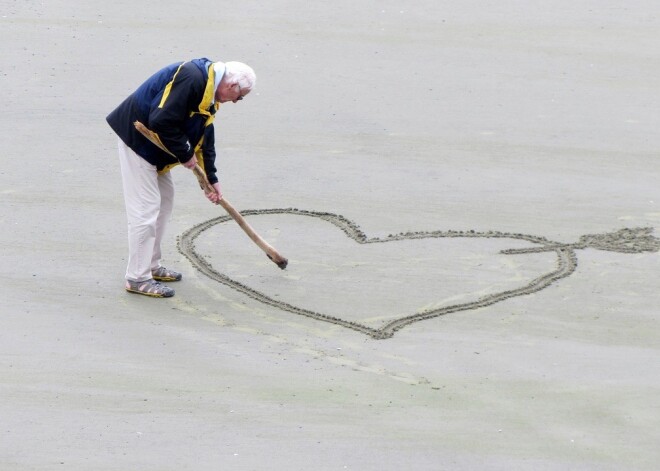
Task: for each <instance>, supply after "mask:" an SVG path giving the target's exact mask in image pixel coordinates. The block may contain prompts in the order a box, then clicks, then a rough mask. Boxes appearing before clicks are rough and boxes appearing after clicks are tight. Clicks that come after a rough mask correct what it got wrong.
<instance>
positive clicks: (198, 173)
mask: <svg viewBox="0 0 660 471" xmlns="http://www.w3.org/2000/svg"><path fill="white" fill-rule="evenodd" d="M133 124H134V125H135V128H136V129H137V130H138V131H139V132H140V133H141V134H142V135H143V136H144V137H146V138H147V139H149V141H151V143H152V144H154V145H155V146H157V147H158V148H159V149H161V150H163V151H164V152H167V153H168V154H170V155H171V156H173V157H176V156H175V155H174V154H172V153H171V152H170V151H169V150H168V149H167V148H166V147H165V146H164V145H163V144H162V143H161V142H160V139H158V137H157V136H156V135H155V134H154V133H153V132H152V131H151V130H149V129H148V128H147V127H146V126H145V125H144V124H142V123H141V122H139V121H135V123H133ZM194 158H195V157H194V156H193V159H194ZM193 173H194V174H195V177H197V181H198V182H199V186H200V188H201V189H202V190H204V192H205V193H207V194H210V193H216V191H215V188H213V185H211V184H210V183H209V180H208V178H206V173H204V170H202V168H201V167H200V166H199V164H197V163H196V164H195V168H194V169H193ZM216 204H219V205H220V206H222V207H223V208H224V209H225V211H227V213H229V215H230V216H231V217H232V218H233V219H234V221H236V222H237V223H238V225H239V226H241V229H243V231H244V232H245V233H246V234H247V235H248V237H249V238H250V239H252V241H253V242H254V243H255V244H257V246H258V247H259V248H260V249H261V250H263V251H264V252H265V253H266V255H267V256H268V258H270V259H271V260H272V261H273V262H274V263H275V264H276V265H277V266H278V267H280V268H281V269H282V270H284V269H285V268H286V266H287V264H288V263H289V261H288V260H287V259H286V258H284V257H282V256H281V255H280V254H279V253H278V252H277V250H275V249H274V248H273V246H271V245H270V244H269V243H268V242H266V241H265V240H264V239H262V238H261V236H259V234H257V232H256V231H255V230H254V229H252V226H250V225H249V224H248V222H247V221H246V220H245V218H244V217H243V216H241V213H239V212H238V211H236V210H235V209H234V207H233V206H232V205H231V204H230V203H229V201H227V199H226V198H224V197H221V198H220V200H219V201H218V202H217V203H216Z"/></svg>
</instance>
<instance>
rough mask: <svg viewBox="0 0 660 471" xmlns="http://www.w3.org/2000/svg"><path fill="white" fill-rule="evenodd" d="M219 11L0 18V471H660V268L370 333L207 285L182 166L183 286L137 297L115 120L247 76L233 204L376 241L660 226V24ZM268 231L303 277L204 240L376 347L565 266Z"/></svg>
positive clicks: (1, 0) (178, 260) (65, 7)
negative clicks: (238, 67)
mask: <svg viewBox="0 0 660 471" xmlns="http://www.w3.org/2000/svg"><path fill="white" fill-rule="evenodd" d="M211 3H213V2H198V1H193V2H175V1H173V0H165V1H159V2H156V1H148V2H146V1H145V2H139V1H133V2H128V1H124V0H122V1H116V2H108V1H98V0H94V1H85V2H83V1H72V0H71V1H64V0H55V1H43V2H31V1H10V0H0V44H1V49H2V52H1V55H0V57H1V59H2V60H1V62H0V87H1V90H2V94H3V106H2V110H3V113H2V115H1V117H0V120H1V123H0V133H1V134H0V135H1V137H2V142H3V146H2V148H3V152H2V156H3V157H2V158H3V165H2V168H1V169H0V223H2V232H1V239H0V246H1V247H2V248H1V249H0V293H1V294H2V297H1V298H0V306H1V307H0V310H1V312H2V315H1V316H0V470H2V471H4V470H8V471H9V470H11V471H23V470H129V469H130V470H172V471H174V470H177V471H181V470H195V471H197V470H219V469H227V470H266V469H274V470H302V469H317V470H343V469H353V470H408V469H416V470H475V469H484V470H512V469H520V470H527V469H530V470H569V469H570V470H599V471H600V470H654V469H658V463H659V462H660V452H659V451H658V450H657V444H658V443H660V399H659V397H660V328H659V327H658V322H660V315H659V313H658V311H659V306H660V294H658V293H659V290H658V286H659V285H658V276H657V275H658V273H659V263H658V262H660V256H659V255H658V254H657V253H639V254H623V253H615V252H605V251H599V250H595V249H585V250H578V251H577V257H578V267H577V270H576V271H575V273H573V274H572V275H570V276H569V277H566V278H564V279H562V280H560V281H559V282H557V283H556V284H554V285H552V286H550V287H548V288H547V289H544V290H542V291H540V292H537V293H535V294H532V295H529V296H523V297H516V298H513V299H509V300H507V301H504V302H501V303H498V304H495V305H492V306H489V307H487V308H483V309H478V310H471V311H464V312H458V313H455V314H451V315H448V316H444V317H439V318H435V319H432V320H427V321H423V322H419V323H415V324H413V325H410V326H407V327H405V328H404V329H402V330H401V331H399V332H397V333H396V335H395V336H394V337H393V338H391V339H386V340H373V339H371V338H369V337H367V336H365V335H363V334H361V333H358V332H355V331H352V330H349V329H346V328H343V327H339V326H334V325H331V324H328V323H324V322H320V321H317V320H314V319H310V318H306V317H301V316H297V315H295V314H292V313H289V312H285V311H282V310H280V309H277V308H275V307H270V306H266V305H264V304H262V303H260V302H257V301H254V300H252V299H251V298H249V297H247V296H245V295H244V294H242V293H239V292H237V291H235V290H234V289H232V288H230V287H228V286H225V285H221V284H218V283H216V282H215V281H213V280H210V279H209V278H207V277H206V276H204V275H202V274H201V273H199V272H197V270H196V269H195V268H194V267H193V266H192V265H191V263H190V262H189V261H188V259H187V258H185V257H184V256H183V255H182V254H181V253H179V252H178V251H177V250H176V237H177V235H180V234H182V233H183V232H184V231H185V230H187V229H189V228H190V227H192V226H194V225H196V224H198V223H200V222H203V221H205V220H208V219H210V218H212V217H215V216H217V215H219V214H221V210H220V209H219V208H217V207H213V206H211V205H210V204H209V203H208V202H207V201H206V200H205V199H203V198H202V197H201V195H200V193H199V190H198V188H197V185H196V182H195V181H194V178H193V176H192V175H191V174H190V173H189V172H187V171H185V170H183V169H176V170H175V171H174V177H175V180H176V182H177V192H178V194H177V202H176V208H175V214H174V218H173V221H172V225H171V228H170V232H169V236H168V240H167V242H166V245H165V252H166V257H165V260H164V262H166V263H167V264H168V265H171V266H173V267H176V268H179V269H181V270H183V271H184V273H185V277H186V278H185V280H184V281H183V282H182V283H180V284H178V285H177V286H176V289H177V296H176V297H175V298H173V299H171V300H153V299H148V298H145V297H139V296H135V295H129V294H127V293H125V292H124V291H123V289H122V277H123V271H124V264H125V252H126V242H125V239H126V237H125V217H124V209H123V201H122V194H121V183H120V177H119V171H118V164H117V158H116V152H115V138H114V136H113V134H112V132H111V131H110V129H109V128H108V126H107V125H106V123H105V121H104V117H105V115H106V114H107V113H108V112H109V111H110V110H111V109H112V108H113V107H114V106H115V105H116V104H117V103H119V101H121V100H122V99H123V98H124V97H125V96H126V95H127V94H128V93H130V92H131V91H132V90H133V89H134V88H135V87H136V86H137V85H139V83H141V81H142V80H143V79H144V78H146V76H148V75H149V74H151V73H152V72H153V71H155V70H156V69H157V68H159V67H160V66H162V65H165V64H168V63H171V62H174V61H177V60H184V59H189V58H193V57H200V56H208V57H210V58H212V59H216V60H243V61H245V62H248V63H250V64H251V65H252V66H253V67H254V68H255V69H256V71H257V74H258V77H259V81H258V85H257V88H256V89H255V91H254V92H253V94H252V95H251V96H250V97H249V98H248V99H246V100H245V101H244V102H242V103H240V104H237V105H228V106H226V107H224V108H223V109H222V110H221V111H220V115H219V118H218V121H217V123H218V128H217V129H218V141H219V142H220V149H219V167H220V169H221V181H222V183H223V184H224V189H225V193H226V195H227V198H228V199H229V200H230V201H231V202H232V203H233V204H234V205H235V206H236V207H237V208H239V209H260V208H290V207H295V208H301V209H306V210H311V211H327V212H332V213H335V214H340V215H343V216H344V217H346V218H349V219H350V220H352V221H354V222H355V223H357V224H359V225H360V227H361V228H362V230H364V231H365V233H367V235H369V236H370V237H386V236H387V235H388V234H396V233H400V232H407V231H435V230H470V229H472V230H476V231H502V232H509V233H521V234H529V235H535V236H541V237H546V238H548V239H549V240H552V241H555V242H563V243H573V242H576V241H577V240H578V239H579V238H580V236H582V235H585V234H591V233H605V232H612V231H615V230H618V229H621V228H624V227H638V226H645V227H654V228H655V230H656V234H658V232H660V186H659V185H658V180H659V179H658V177H659V176H660V163H659V162H658V153H659V151H660V134H659V133H658V129H660V118H659V116H660V114H659V113H658V109H660V85H659V82H658V77H659V76H660V62H659V61H658V54H659V53H660V16H659V15H660V7H658V3H657V2H655V1H650V0H642V1H637V2H627V3H624V2H613V1H609V0H605V1H596V0H594V1H580V0H578V1H551V2H541V1H533V2H522V1H520V2H516V1H504V2H476V1H468V2H446V1H430V0H428V1H427V0H424V1H419V2H407V1H403V2H391V1H385V2H355V1H352V2H347V1H338V2H303V1H289V2H287V1H274V2H263V1H247V2H217V6H215V7H214V8H213V9H209V8H208V7H209V5H210V4H211ZM622 5H623V6H622ZM254 224H255V227H257V228H258V230H259V231H260V232H261V233H262V235H264V236H265V237H266V238H267V239H269V240H270V241H271V242H272V243H273V244H274V245H275V246H276V247H278V248H279V249H280V250H281V251H282V252H284V253H285V255H289V256H290V258H291V264H290V267H289V269H287V271H286V272H281V271H279V270H278V269H277V268H276V267H275V266H274V265H269V263H268V261H267V260H266V259H265V257H263V254H261V253H259V252H258V249H256V248H254V247H252V246H250V245H247V244H250V242H249V241H248V240H247V239H246V238H245V237H244V236H243V235H242V234H241V233H240V232H239V231H238V230H237V229H235V228H233V229H230V228H229V227H225V226H223V227H216V228H214V229H212V230H210V231H208V233H207V234H205V235H204V237H205V239H204V240H202V239H200V243H199V248H200V250H202V249H203V250H206V251H207V255H208V257H209V258H210V259H211V260H212V263H213V265H214V266H215V267H217V268H219V269H222V270H224V271H225V272H226V273H228V274H231V276H233V277H236V278H237V279H241V280H249V282H250V283H252V284H253V286H255V287H257V286H259V287H262V289H264V290H270V291H268V292H269V294H270V295H271V296H276V295H277V296H279V297H281V298H282V299H284V300H287V301H288V302H292V303H301V304H303V303H305V306H308V307H310V308H313V309H316V310H319V311H327V312H326V313H327V314H331V315H333V316H339V317H344V318H346V319H349V320H359V321H362V322H365V323H370V325H378V324H379V323H380V322H382V321H383V320H386V319H390V318H393V317H396V316H398V315H400V314H401V313H402V312H404V313H408V312H411V311H415V310H418V309H422V308H425V307H429V306H438V305H442V303H445V304H447V303H457V302H460V300H463V299H471V298H470V297H472V298H474V297H475V296H479V295H481V294H484V293H489V292H493V291H498V290H501V289H508V288H509V287H511V286H513V285H515V284H516V283H517V282H518V281H524V280H528V279H529V278H530V277H532V278H533V277H534V276H537V274H538V273H542V272H543V271H544V270H546V266H547V265H548V264H550V265H552V263H553V258H552V257H549V258H548V256H547V255H548V254H546V255H543V254H537V255H534V256H528V255H526V256H502V255H499V254H498V253H497V252H496V251H495V252H492V251H491V252H489V250H490V248H489V247H487V245H488V244H485V243H476V244H475V241H472V240H467V239H454V240H452V241H451V244H450V245H446V244H444V245H443V243H442V241H440V242H439V243H438V242H437V241H434V242H433V243H430V242H429V241H425V242H421V241H420V245H416V244H415V243H414V242H411V241H408V242H406V243H405V244H398V243H388V244H380V245H377V246H369V247H368V250H367V247H362V246H357V245H355V244H352V243H349V242H350V241H348V240H346V239H345V238H343V236H342V234H341V232H337V230H336V228H333V227H329V226H326V225H324V224H323V223H320V222H318V221H316V220H303V219H301V218H296V217H289V216H283V217H281V218H277V217H275V216H269V217H267V218H263V219H261V220H258V219H254ZM223 231H224V232H223ZM500 242H501V241H500ZM513 242H516V241H513ZM516 243H518V244H519V242H516ZM204 244H206V245H204ZM223 244H224V245H223ZM471 244H472V245H471ZM499 245H502V244H499ZM514 247H515V244H514V246H513V247H510V248H514ZM501 248H509V247H501ZM361 249H365V250H361ZM491 254H492V255H491Z"/></svg>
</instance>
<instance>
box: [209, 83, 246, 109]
mask: <svg viewBox="0 0 660 471" xmlns="http://www.w3.org/2000/svg"><path fill="white" fill-rule="evenodd" d="M248 93H250V90H249V89H246V88H244V89H241V86H240V85H239V84H238V83H227V82H225V81H224V80H221V81H220V85H218V89H217V90H216V91H215V101H217V102H220V103H227V102H228V101H231V102H232V103H236V102H237V101H240V100H242V99H243V97H244V96H245V95H247V94H248Z"/></svg>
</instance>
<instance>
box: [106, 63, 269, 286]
mask: <svg viewBox="0 0 660 471" xmlns="http://www.w3.org/2000/svg"><path fill="white" fill-rule="evenodd" d="M255 81H256V76H255V74H254V71H253V70H252V69H251V68H250V67H249V66H247V65H245V64H243V63H241V62H227V63H223V62H212V61H210V60H209V59H206V58H203V59H194V60H191V61H188V62H183V63H181V62H179V63H176V64H172V65H169V66H167V67H165V68H163V69H161V70H159V71H158V72H156V73H155V74H154V75H153V76H151V77H150V78H149V79H147V81H146V82H144V83H143V84H142V85H141V86H140V87H139V88H138V89H137V90H136V91H135V92H134V93H133V94H131V95H130V96H129V97H128V98H126V100H124V101H123V102H122V103H121V104H120V105H119V106H118V107H117V108H116V109H115V110H114V111H112V112H111V113H110V114H109V115H108V117H107V118H106V120H107V121H108V124H109V125H110V127H112V129H113V130H114V131H115V132H116V133H117V135H118V136H119V161H120V164H121V175H122V182H123V188H124V200H125V204H126V214H127V217H128V266H127V268H126V284H125V287H126V290H127V291H129V292H131V293H138V294H144V295H147V296H153V297H161V298H167V297H170V296H174V290H173V289H172V288H170V287H168V286H166V285H164V284H162V283H161V281H168V282H171V281H179V280H181V278H182V276H181V273H178V272H176V271H174V270H170V269H167V268H165V267H163V266H162V265H161V264H160V259H161V249H160V244H161V241H162V238H163V233H164V232H165V227H166V226H167V222H168V220H169V218H170V215H171V213H172V207H173V201H174V184H173V181H172V176H171V175H170V173H169V171H170V169H171V168H172V167H174V166H175V165H178V164H181V165H183V166H184V167H186V168H189V169H193V168H195V165H196V164H199V165H200V166H201V167H202V169H204V171H205V173H206V176H207V177H208V179H209V182H210V183H211V184H212V185H213V188H214V189H215V193H208V194H207V195H206V196H207V198H208V199H209V200H210V201H211V202H213V203H216V202H217V201H218V200H219V199H220V198H222V192H221V190H220V184H219V183H218V178H217V176H216V174H215V173H216V168H215V138H214V132H213V119H214V118H215V113H216V110H217V109H218V107H219V105H220V103H226V102H232V103H237V102H238V101H240V100H242V99H243V97H245V95H247V94H248V93H250V91H251V90H252V88H253V87H254V84H255ZM136 122H140V123H142V124H143V125H144V126H146V127H147V128H148V129H149V130H150V131H151V136H152V140H153V139H155V140H156V141H157V143H158V145H156V144H154V143H153V142H152V141H150V140H149V139H147V138H146V137H145V136H144V135H143V134H141V133H140V132H139V131H138V130H137V129H136V126H135V123H136Z"/></svg>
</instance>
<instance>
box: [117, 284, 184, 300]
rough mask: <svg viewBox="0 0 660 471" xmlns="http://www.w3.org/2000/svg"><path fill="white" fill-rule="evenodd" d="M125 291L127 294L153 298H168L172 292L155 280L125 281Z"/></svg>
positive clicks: (172, 294)
mask: <svg viewBox="0 0 660 471" xmlns="http://www.w3.org/2000/svg"><path fill="white" fill-rule="evenodd" d="M126 291H128V292H129V293H137V294H144V295H145V296H152V297H154V298H170V297H172V296H174V290H173V289H172V288H169V287H167V286H165V285H163V284H160V283H159V282H158V281H156V280H144V281H130V280H126Z"/></svg>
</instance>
